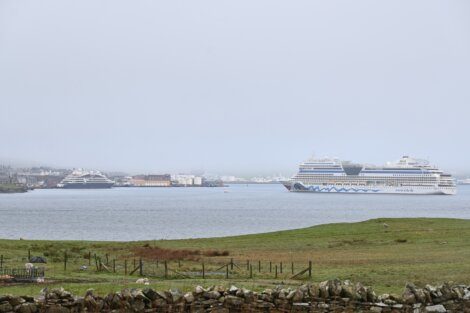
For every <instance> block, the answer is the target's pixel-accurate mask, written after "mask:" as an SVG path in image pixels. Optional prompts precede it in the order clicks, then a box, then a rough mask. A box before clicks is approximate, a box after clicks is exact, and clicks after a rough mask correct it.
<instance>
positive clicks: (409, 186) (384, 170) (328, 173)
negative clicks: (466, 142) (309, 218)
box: [284, 156, 457, 195]
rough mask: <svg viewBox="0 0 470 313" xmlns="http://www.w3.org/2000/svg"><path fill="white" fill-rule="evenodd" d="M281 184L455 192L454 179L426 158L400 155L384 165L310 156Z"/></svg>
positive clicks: (391, 191)
mask: <svg viewBox="0 0 470 313" xmlns="http://www.w3.org/2000/svg"><path fill="white" fill-rule="evenodd" d="M284 186H285V187H286V188H287V189H288V190H290V191H301V192H338V193H368V194H379V193H387V194H420V195H454V194H456V192H457V189H456V185H455V181H454V179H453V178H452V176H451V175H450V174H446V173H444V172H443V171H441V170H439V169H438V168H437V167H434V166H431V165H429V163H428V162H427V161H425V160H418V159H414V158H410V157H408V156H403V157H402V158H401V159H400V160H399V161H397V162H395V163H392V164H387V165H384V166H373V165H362V164H354V163H351V162H342V161H340V160H339V159H336V158H324V159H310V160H307V161H305V162H303V163H301V164H300V166H299V172H298V173H297V174H296V175H295V176H294V177H292V178H291V179H290V180H289V181H287V182H284Z"/></svg>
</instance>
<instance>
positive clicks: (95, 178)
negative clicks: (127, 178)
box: [57, 170, 114, 189]
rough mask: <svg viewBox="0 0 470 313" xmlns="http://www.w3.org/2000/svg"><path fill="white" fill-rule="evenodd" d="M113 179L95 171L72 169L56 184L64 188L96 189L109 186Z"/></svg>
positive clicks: (111, 184)
mask: <svg viewBox="0 0 470 313" xmlns="http://www.w3.org/2000/svg"><path fill="white" fill-rule="evenodd" d="M113 185H114V181H112V180H110V179H109V178H107V177H106V176H105V175H103V174H101V173H100V172H97V171H82V170H76V171H73V172H72V173H71V174H70V175H68V176H67V177H65V178H64V179H63V180H62V181H61V182H60V183H59V184H58V185H57V187H58V188H65V189H98V188H111V187H112V186H113Z"/></svg>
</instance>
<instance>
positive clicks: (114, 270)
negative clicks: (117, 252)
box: [113, 259, 116, 273]
mask: <svg viewBox="0 0 470 313" xmlns="http://www.w3.org/2000/svg"><path fill="white" fill-rule="evenodd" d="M113 272H114V273H116V259H113Z"/></svg>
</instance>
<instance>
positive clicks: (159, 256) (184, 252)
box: [133, 244, 229, 261]
mask: <svg viewBox="0 0 470 313" xmlns="http://www.w3.org/2000/svg"><path fill="white" fill-rule="evenodd" d="M133 253H134V255H135V256H137V257H142V258H146V259H156V260H168V261H170V260H188V261H198V260H199V259H200V258H201V257H202V256H207V257H218V256H228V255H229V252H228V251H226V250H224V251H219V250H207V251H201V250H189V249H167V248H160V247H151V246H150V245H149V244H144V245H143V246H142V247H135V248H133Z"/></svg>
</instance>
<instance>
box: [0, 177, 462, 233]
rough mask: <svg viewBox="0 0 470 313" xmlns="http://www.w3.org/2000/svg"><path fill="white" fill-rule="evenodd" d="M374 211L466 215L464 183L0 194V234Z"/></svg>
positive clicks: (292, 223)
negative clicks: (451, 190) (392, 188)
mask: <svg viewBox="0 0 470 313" xmlns="http://www.w3.org/2000/svg"><path fill="white" fill-rule="evenodd" d="M224 190H227V191H228V192H224ZM377 217H452V218H465V219H469V218H470V186H459V192H458V195H456V196H411V195H403V196H400V195H357V194H354V195H346V194H311V193H309V194H307V193H290V192H287V191H286V190H285V189H284V187H283V186H281V185H231V186H230V187H228V188H113V189H108V190H59V189H50V190H35V191H32V192H28V193H24V194H0V238H13V239H17V238H20V237H22V238H27V239H77V240H78V239H90V240H122V241H130V240H141V239H162V238H164V239H170V238H193V237H214V236H228V235H235V234H248V233H259V232H267V231H274V230H282V229H293V228H300V227H306V226H312V225H318V224H325V223H334V222H354V221H363V220H367V219H371V218H377Z"/></svg>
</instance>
